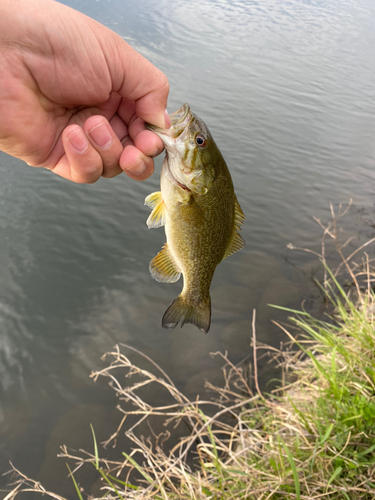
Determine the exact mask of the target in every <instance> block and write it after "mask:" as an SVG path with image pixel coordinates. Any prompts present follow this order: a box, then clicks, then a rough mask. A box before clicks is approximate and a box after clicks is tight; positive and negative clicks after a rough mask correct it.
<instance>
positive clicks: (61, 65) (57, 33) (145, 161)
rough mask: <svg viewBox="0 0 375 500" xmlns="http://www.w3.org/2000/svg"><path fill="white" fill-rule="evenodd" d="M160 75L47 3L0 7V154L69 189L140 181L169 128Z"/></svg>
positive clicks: (16, 0)
mask: <svg viewBox="0 0 375 500" xmlns="http://www.w3.org/2000/svg"><path fill="white" fill-rule="evenodd" d="M168 91H169V84H168V80H167V78H166V76H165V75H164V74H163V73H162V72H161V71H160V70H158V69H157V68H155V66H153V65H152V64H151V63H150V62H149V61H147V60H146V59H145V58H144V57H142V56H141V55H140V54H139V53H138V52H136V51H135V50H134V49H133V48H132V47H130V45H128V44H127V43H126V42H125V41H124V40H123V39H122V38H121V37H120V36H118V35H116V34H115V33H114V32H113V31H111V30H109V29H108V28H106V27H105V26H103V25H101V24H99V23H97V22H96V21H94V20H93V19H90V18H89V17H86V16H85V15H83V14H81V13H79V12H77V11H75V10H73V9H71V8H69V7H67V6H65V5H62V4H59V3H57V2H54V1H52V0H34V1H33V2H30V0H0V150H2V151H4V152H6V153H8V154H10V155H12V156H15V157H17V158H20V159H22V160H24V161H26V162H27V163H28V164H29V165H32V166H36V167H45V168H47V169H50V170H52V171H53V172H55V173H56V174H58V175H60V176H62V177H64V178H66V179H69V180H71V181H74V182H79V183H92V182H95V181H96V180H98V179H99V177H101V176H102V177H114V176H116V175H118V174H119V173H121V172H122V171H124V172H125V173H127V175H129V176H130V177H132V178H133V179H137V180H144V179H146V178H147V177H149V176H150V175H151V174H152V172H153V170H154V162H153V160H152V157H153V156H156V155H158V154H159V153H161V151H162V150H163V144H162V141H161V139H159V138H158V137H157V136H156V134H154V133H153V132H151V131H149V130H146V129H145V124H144V122H145V121H147V122H150V123H152V124H155V125H157V126H159V127H163V128H164V127H166V128H168V127H169V126H170V121H169V117H168V114H165V110H166V105H167V97H168Z"/></svg>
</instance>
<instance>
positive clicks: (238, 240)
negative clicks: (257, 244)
mask: <svg viewBox="0 0 375 500" xmlns="http://www.w3.org/2000/svg"><path fill="white" fill-rule="evenodd" d="M244 246H245V241H244V239H243V238H242V236H241V235H239V234H238V233H237V231H236V232H235V233H234V238H233V240H232V241H231V244H230V245H229V247H228V248H227V251H226V252H225V254H224V257H223V260H224V259H226V258H227V257H229V255H232V254H234V253H236V252H238V250H241V248H243V247H244Z"/></svg>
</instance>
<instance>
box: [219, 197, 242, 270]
mask: <svg viewBox="0 0 375 500" xmlns="http://www.w3.org/2000/svg"><path fill="white" fill-rule="evenodd" d="M244 220H245V215H244V213H243V211H242V208H241V207H240V204H239V203H238V201H237V198H236V195H234V231H233V238H232V241H231V242H230V245H229V247H228V248H227V250H226V252H225V254H224V257H223V260H224V259H226V258H227V257H229V256H230V255H232V254H234V253H236V252H238V250H241V248H243V247H244V246H245V241H244V239H243V238H242V236H240V234H239V233H238V231H241V226H242V224H243V223H244Z"/></svg>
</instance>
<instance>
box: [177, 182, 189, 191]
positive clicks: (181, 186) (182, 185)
mask: <svg viewBox="0 0 375 500" xmlns="http://www.w3.org/2000/svg"><path fill="white" fill-rule="evenodd" d="M176 182H177V184H178V185H179V186H180V188H182V189H185V191H189V193H191V189H189V188H188V187H187V186H185V184H181V182H178V181H177V180H176Z"/></svg>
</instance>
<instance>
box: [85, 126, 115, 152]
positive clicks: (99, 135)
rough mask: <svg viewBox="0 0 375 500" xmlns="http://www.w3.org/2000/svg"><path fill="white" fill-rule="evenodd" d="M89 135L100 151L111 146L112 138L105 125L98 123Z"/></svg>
mask: <svg viewBox="0 0 375 500" xmlns="http://www.w3.org/2000/svg"><path fill="white" fill-rule="evenodd" d="M89 134H90V137H91V139H92V140H93V141H94V142H95V144H96V145H97V146H99V147H100V148H102V149H107V148H109V146H110V145H111V144H112V140H113V137H112V134H111V132H110V131H109V130H108V126H107V124H106V123H99V125H96V126H95V127H93V128H92V129H91V130H89Z"/></svg>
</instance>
